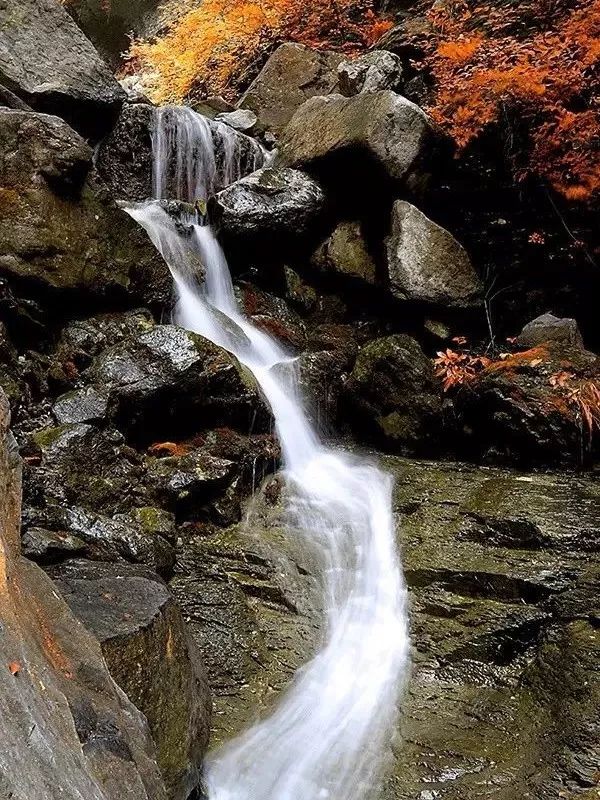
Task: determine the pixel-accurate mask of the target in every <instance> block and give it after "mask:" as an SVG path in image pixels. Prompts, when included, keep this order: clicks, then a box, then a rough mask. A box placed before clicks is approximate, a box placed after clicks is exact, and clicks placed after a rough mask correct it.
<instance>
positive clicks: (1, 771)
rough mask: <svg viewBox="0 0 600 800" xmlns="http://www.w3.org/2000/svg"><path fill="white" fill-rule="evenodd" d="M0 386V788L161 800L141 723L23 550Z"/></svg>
mask: <svg viewBox="0 0 600 800" xmlns="http://www.w3.org/2000/svg"><path fill="white" fill-rule="evenodd" d="M8 419H9V417H8V405H7V403H6V401H5V398H4V395H2V393H1V392H0V616H1V618H2V635H1V636H0V665H1V668H0V702H1V704H2V709H3V711H2V717H1V719H0V794H1V795H2V797H7V798H8V797H10V798H13V799H14V800H32V798H35V800H55V799H56V798H57V797H59V796H60V797H61V798H64V800H80V798H82V797H85V798H89V800H167V794H166V790H165V785H164V781H163V779H162V777H161V775H160V772H159V770H158V767H157V765H156V761H155V748H154V744H153V742H152V739H151V737H150V733H149V729H148V725H147V722H146V720H145V718H144V717H143V715H142V714H141V713H140V712H139V711H138V710H137V709H136V708H135V707H134V706H133V704H132V703H131V701H130V700H128V699H127V698H126V696H125V694H124V693H123V692H122V690H121V689H119V688H118V687H117V686H116V685H115V683H114V681H113V680H112V678H111V677H110V675H109V672H108V670H107V667H106V663H105V661H104V658H103V655H102V652H101V650H100V645H99V644H98V642H97V640H96V639H95V638H94V636H93V635H92V634H90V633H89V632H88V631H87V630H86V629H85V628H84V626H83V625H82V624H81V623H80V622H79V621H78V620H77V619H76V617H75V616H74V614H73V613H72V612H71V610H70V609H69V607H68V606H67V605H66V603H65V602H64V600H62V598H61V597H60V596H59V594H58V592H57V590H56V588H55V586H54V584H53V583H52V582H51V581H50V579H49V578H48V577H47V576H46V575H45V574H44V573H43V572H42V570H41V569H40V568H39V567H38V566H37V565H35V564H33V563H31V562H30V561H27V560H26V559H24V558H22V557H21V556H20V554H19V515H20V464H19V459H18V456H17V452H16V447H15V444H14V440H13V439H12V437H11V436H10V434H9V433H8V430H7V428H8Z"/></svg>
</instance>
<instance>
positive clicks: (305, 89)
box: [239, 43, 343, 136]
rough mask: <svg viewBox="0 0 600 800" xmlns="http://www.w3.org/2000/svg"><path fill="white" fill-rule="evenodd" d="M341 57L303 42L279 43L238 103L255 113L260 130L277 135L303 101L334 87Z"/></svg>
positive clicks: (330, 90)
mask: <svg viewBox="0 0 600 800" xmlns="http://www.w3.org/2000/svg"><path fill="white" fill-rule="evenodd" d="M342 58H343V57H342V56H340V55H338V54H337V53H329V52H327V51H325V52H323V51H318V50H312V49H311V48H310V47H306V46H305V45H302V44H292V43H287V44H282V45H281V46H280V47H279V48H278V49H277V50H276V51H275V52H274V53H273V55H272V56H271V57H270V58H269V60H268V61H267V63H266V64H265V66H264V67H263V68H262V70H261V72H260V74H259V75H258V77H257V78H256V79H255V80H254V82H253V83H252V84H251V86H250V87H249V89H248V90H247V91H246V93H245V94H244V96H243V97H242V99H241V100H240V103H239V105H240V107H241V108H248V109H250V110H251V111H253V112H254V113H255V114H256V116H257V118H258V123H257V128H258V129H259V130H260V131H270V132H271V133H274V134H275V135H276V136H279V135H280V134H281V133H283V130H284V128H285V126H286V125H287V124H288V122H289V121H290V119H291V118H292V116H293V114H294V112H295V111H296V109H297V108H298V107H299V106H301V105H302V103H304V101H305V100H308V98H309V97H313V96H314V95H320V94H329V92H332V91H334V90H335V88H336V85H337V80H338V78H337V72H336V70H337V67H338V64H339V63H340V61H342Z"/></svg>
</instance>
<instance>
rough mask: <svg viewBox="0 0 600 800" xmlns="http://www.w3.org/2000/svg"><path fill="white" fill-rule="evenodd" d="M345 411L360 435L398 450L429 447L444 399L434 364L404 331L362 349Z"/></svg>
mask: <svg viewBox="0 0 600 800" xmlns="http://www.w3.org/2000/svg"><path fill="white" fill-rule="evenodd" d="M342 403H343V405H342V409H341V414H342V416H343V417H344V418H345V419H346V420H347V421H348V422H349V424H350V426H351V428H352V430H353V431H354V432H355V433H356V434H358V435H359V437H361V438H363V437H367V438H370V439H372V440H375V441H377V442H379V443H381V444H383V445H384V446H385V447H387V448H390V449H393V450H406V451H409V452H415V451H417V452H418V451H421V452H423V451H425V450H427V449H428V448H431V447H432V444H435V443H436V438H437V439H439V432H440V422H441V412H442V399H441V390H440V386H439V384H438V382H437V381H436V378H435V374H434V370H433V365H432V363H431V361H430V359H428V358H427V356H426V355H425V354H424V353H423V351H422V350H421V347H420V346H419V344H418V342H417V341H416V340H415V339H412V338H411V337H410V336H406V335H404V334H397V335H394V336H386V337H384V338H382V339H375V340H374V341H371V342H369V343H368V344H367V345H365V346H364V347H363V348H362V349H361V350H360V352H359V354H358V356H357V359H356V363H355V364H354V369H353V370H352V372H351V373H350V378H349V379H348V381H347V382H346V384H345V386H344V391H343V399H342Z"/></svg>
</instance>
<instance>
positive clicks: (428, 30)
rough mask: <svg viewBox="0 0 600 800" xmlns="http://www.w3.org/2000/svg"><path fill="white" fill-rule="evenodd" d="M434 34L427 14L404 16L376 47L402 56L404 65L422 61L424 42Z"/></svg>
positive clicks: (412, 13)
mask: <svg viewBox="0 0 600 800" xmlns="http://www.w3.org/2000/svg"><path fill="white" fill-rule="evenodd" d="M432 33H433V25H432V23H431V21H430V20H429V19H428V17H427V15H426V14H419V13H415V12H411V13H407V14H404V15H403V17H402V19H400V20H399V21H398V24H397V25H395V26H394V27H393V28H390V30H389V31H386V33H384V34H383V36H382V37H381V39H380V40H379V41H378V42H377V44H376V45H375V47H376V49H377V50H388V51H390V52H392V53H395V54H396V55H398V56H400V58H401V59H402V60H403V62H404V63H408V62H409V61H410V60H411V59H414V60H420V59H422V58H423V56H424V55H425V51H424V50H423V47H422V44H421V43H422V42H423V41H427V38H428V37H430V36H431V34H432Z"/></svg>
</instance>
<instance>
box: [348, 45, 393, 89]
mask: <svg viewBox="0 0 600 800" xmlns="http://www.w3.org/2000/svg"><path fill="white" fill-rule="evenodd" d="M338 78H339V83H340V92H341V93H342V94H344V95H346V96H347V97H351V96H352V95H353V94H360V93H361V92H376V91H378V90H380V89H391V90H392V91H393V92H398V91H400V89H401V88H402V83H403V69H402V60H401V59H400V57H399V56H397V55H396V54H395V53H390V52H389V51H387V50H371V52H369V53H365V54H364V55H362V56H359V57H358V58H355V59H353V60H352V61H342V63H341V64H340V65H339V67H338Z"/></svg>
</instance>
